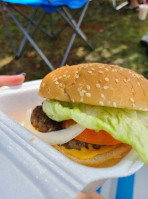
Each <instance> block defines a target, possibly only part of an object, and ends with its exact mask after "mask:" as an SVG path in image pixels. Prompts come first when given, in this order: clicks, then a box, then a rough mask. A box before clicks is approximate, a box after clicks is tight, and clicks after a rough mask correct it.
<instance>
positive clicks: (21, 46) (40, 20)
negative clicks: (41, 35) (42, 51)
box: [18, 12, 46, 57]
mask: <svg viewBox="0 0 148 199" xmlns="http://www.w3.org/2000/svg"><path fill="white" fill-rule="evenodd" d="M45 15H46V13H45V12H44V13H43V14H42V15H41V17H40V19H39V21H38V22H37V24H36V26H35V27H34V29H33V31H32V32H31V33H30V34H29V35H30V37H31V38H32V37H33V36H34V34H35V32H36V31H37V29H38V27H39V26H40V24H41V22H42V21H43V19H44V17H45ZM30 25H31V24H29V25H28V28H27V33H28V32H29V30H28V29H30ZM27 41H28V40H27V38H26V37H25V36H24V38H23V39H22V42H21V44H20V47H19V51H18V57H20V56H21V55H22V53H23V52H24V50H25V48H26V47H27V44H28V42H27Z"/></svg>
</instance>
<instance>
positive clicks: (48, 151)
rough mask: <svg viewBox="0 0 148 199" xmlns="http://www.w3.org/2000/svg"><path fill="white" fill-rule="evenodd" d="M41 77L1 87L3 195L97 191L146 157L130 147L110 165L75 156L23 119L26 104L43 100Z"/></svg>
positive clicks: (43, 195) (133, 169) (0, 174)
mask: <svg viewBox="0 0 148 199" xmlns="http://www.w3.org/2000/svg"><path fill="white" fill-rule="evenodd" d="M40 82H41V81H40V80H37V81H31V82H26V83H24V84H23V85H21V86H15V87H3V88H0V159H1V164H0V170H1V172H0V193H1V197H2V198H11V199H13V198H15V199H16V198H21V199H23V198H36V199H37V198H42V199H43V198H52V199H56V198H62V197H63V198H64V199H71V198H75V197H76V196H77V194H78V193H79V192H80V191H83V192H84V193H91V192H93V191H96V189H98V188H99V187H100V186H101V185H102V184H103V183H104V182H105V181H106V180H107V179H109V178H117V177H123V176H128V175H131V174H133V173H135V172H136V171H137V170H139V169H140V168H141V167H142V166H143V163H142V162H141V161H140V160H139V158H138V155H137V153H136V152H135V151H134V150H132V151H131V152H130V153H129V154H128V155H127V156H126V157H125V158H124V159H123V160H122V161H120V163H118V164H117V165H115V166H113V167H110V168H91V167H87V166H83V165H80V164H77V163H75V162H73V161H72V160H70V159H68V158H67V157H65V156H64V155H63V154H61V153H60V152H58V151H57V150H56V149H54V148H53V147H52V146H50V145H48V144H46V143H45V142H43V141H42V140H41V139H39V138H38V137H36V136H35V135H34V134H32V133H31V132H30V131H28V130H27V129H25V128H24V127H23V126H22V125H21V123H23V121H24V119H25V114H26V110H27V109H28V108H34V107H35V106H36V105H40V104H41V103H42V101H43V100H44V99H43V98H41V97H39V96H38V89H39V85H40Z"/></svg>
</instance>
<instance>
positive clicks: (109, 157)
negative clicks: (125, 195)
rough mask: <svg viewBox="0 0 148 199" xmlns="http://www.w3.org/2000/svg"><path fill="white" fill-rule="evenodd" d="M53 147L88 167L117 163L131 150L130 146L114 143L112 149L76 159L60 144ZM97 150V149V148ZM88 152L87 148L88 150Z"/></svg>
mask: <svg viewBox="0 0 148 199" xmlns="http://www.w3.org/2000/svg"><path fill="white" fill-rule="evenodd" d="M54 148H56V149H57V150H58V151H59V152H61V153H63V154H64V155H65V156H66V157H68V158H70V159H71V160H73V161H75V162H77V163H79V164H83V165H86V166H90V167H97V168H105V167H111V166H114V165H115V164H117V163H118V162H120V161H121V159H123V158H124V157H125V155H126V154H127V153H128V152H129V151H130V150H131V146H129V145H127V144H119V145H116V148H114V149H113V150H111V151H109V152H106V153H103V154H100V155H97V156H95V157H93V158H90V159H85V160H84V159H78V158H76V157H74V156H72V155H70V154H68V153H67V152H65V151H64V150H62V149H61V147H60V145H55V146H54ZM98 150H99V149H98ZM88 153H89V150H88Z"/></svg>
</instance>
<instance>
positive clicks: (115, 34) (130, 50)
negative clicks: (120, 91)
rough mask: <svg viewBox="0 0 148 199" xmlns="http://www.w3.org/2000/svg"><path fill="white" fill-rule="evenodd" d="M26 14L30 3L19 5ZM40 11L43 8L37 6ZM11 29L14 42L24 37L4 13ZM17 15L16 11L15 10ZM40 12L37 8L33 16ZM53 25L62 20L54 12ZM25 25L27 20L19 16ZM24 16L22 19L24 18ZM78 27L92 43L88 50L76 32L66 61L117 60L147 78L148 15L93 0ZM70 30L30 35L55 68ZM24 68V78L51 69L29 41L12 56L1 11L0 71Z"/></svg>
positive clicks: (38, 76)
mask: <svg viewBox="0 0 148 199" xmlns="http://www.w3.org/2000/svg"><path fill="white" fill-rule="evenodd" d="M19 7H20V9H21V10H22V11H23V12H25V13H27V15H28V16H29V15H30V13H31V12H32V7H25V6H19ZM40 11H41V12H42V9H40ZM6 15H7V17H8V19H9V23H10V25H11V31H12V34H13V35H14V38H15V42H16V44H19V42H20V39H21V38H22V37H23V35H22V33H21V32H20V30H19V29H18V28H17V26H16V24H15V23H14V22H13V20H12V19H11V18H10V17H9V16H8V14H7V13H6ZM15 15H16V16H17V13H15ZM39 16H40V12H38V15H37V16H36V17H39ZM53 17H54V23H55V24H56V26H55V28H57V29H58V28H59V26H60V25H63V24H64V23H65V22H64V21H63V19H62V18H61V17H60V16H59V15H58V14H57V13H54V14H53ZM19 20H20V21H21V23H22V24H23V25H24V27H25V25H27V22H26V21H25V20H24V19H23V18H21V17H19ZM23 20H24V21H23ZM42 26H43V27H44V28H46V29H47V30H49V31H50V28H49V17H48V16H46V18H45V19H44V21H43V23H42ZM81 29H82V30H83V31H84V33H85V34H86V35H87V37H88V39H89V40H90V41H91V43H92V44H93V45H94V46H95V49H94V50H90V49H89V48H88V46H87V45H86V44H85V43H84V42H83V40H82V39H81V38H79V37H78V36H77V37H76V39H75V42H74V44H73V46H72V49H71V51H70V54H69V56H68V59H67V61H66V64H68V65H72V64H78V63H84V62H85V63H86V62H103V63H110V64H117V65H120V66H123V67H127V68H130V69H132V70H135V71H137V72H138V73H141V74H143V75H144V76H145V77H146V78H148V54H147V52H146V48H145V47H144V46H142V45H141V44H140V40H141V38H142V36H143V35H144V34H148V17H147V19H145V20H143V21H141V20H139V19H138V11H137V10H136V9H133V10H129V9H127V6H125V7H123V8H122V9H120V10H118V11H117V10H115V9H114V8H113V4H112V1H111V0H92V1H91V2H90V4H89V7H88V10H87V12H86V14H85V17H84V20H83V22H82V24H81ZM72 33H73V31H72V30H71V28H69V27H67V28H66V29H65V31H64V32H63V33H62V34H61V35H60V36H59V37H58V38H57V39H56V40H51V39H50V38H49V37H48V36H47V35H46V34H44V33H43V32H41V31H40V30H38V31H37V32H36V34H35V35H34V37H33V39H34V40H35V41H36V42H37V44H38V45H39V47H40V48H41V49H42V50H43V52H44V53H45V55H46V56H47V57H48V59H49V60H50V62H51V63H52V65H53V66H54V67H55V68H57V67H58V66H59V64H60V61H61V59H62V57H63V54H64V52H65V50H66V47H67V44H68V42H69V39H70V36H71V35H72ZM20 72H25V73H26V74H27V75H26V81H28V80H34V79H41V78H43V77H44V76H45V75H46V74H47V73H49V72H50V69H49V68H48V66H47V65H46V64H45V63H44V62H43V60H42V59H41V57H40V56H39V55H38V53H37V52H36V51H35V50H34V48H33V47H32V46H31V45H30V44H29V45H28V46H27V49H26V50H25V52H24V54H23V55H22V57H21V58H20V59H15V57H14V54H13V52H12V48H11V46H10V42H9V38H8V34H7V31H6V28H5V25H4V22H3V18H2V15H1V14H0V74H1V75H2V74H10V75H11V74H16V73H20Z"/></svg>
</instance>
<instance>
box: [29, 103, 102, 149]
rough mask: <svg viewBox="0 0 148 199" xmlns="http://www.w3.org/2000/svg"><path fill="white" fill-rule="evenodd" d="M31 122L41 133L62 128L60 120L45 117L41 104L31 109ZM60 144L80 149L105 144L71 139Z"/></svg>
mask: <svg viewBox="0 0 148 199" xmlns="http://www.w3.org/2000/svg"><path fill="white" fill-rule="evenodd" d="M31 124H32V125H33V127H34V128H35V129H37V130H38V131H39V132H41V133H47V132H48V133H49V132H51V131H58V130H61V129H63V128H64V125H63V123H62V122H56V121H54V120H52V119H50V118H49V117H47V115H46V114H45V113H44V112H43V110H42V106H36V107H35V108H34V109H33V111H32V114H31ZM60 146H63V147H65V148H66V149H76V150H81V149H82V148H86V149H89V147H90V146H91V147H92V148H94V149H100V148H101V147H103V146H105V145H99V144H91V143H86V142H82V141H79V140H75V139H72V140H70V141H69V142H67V143H65V144H61V145H60Z"/></svg>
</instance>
